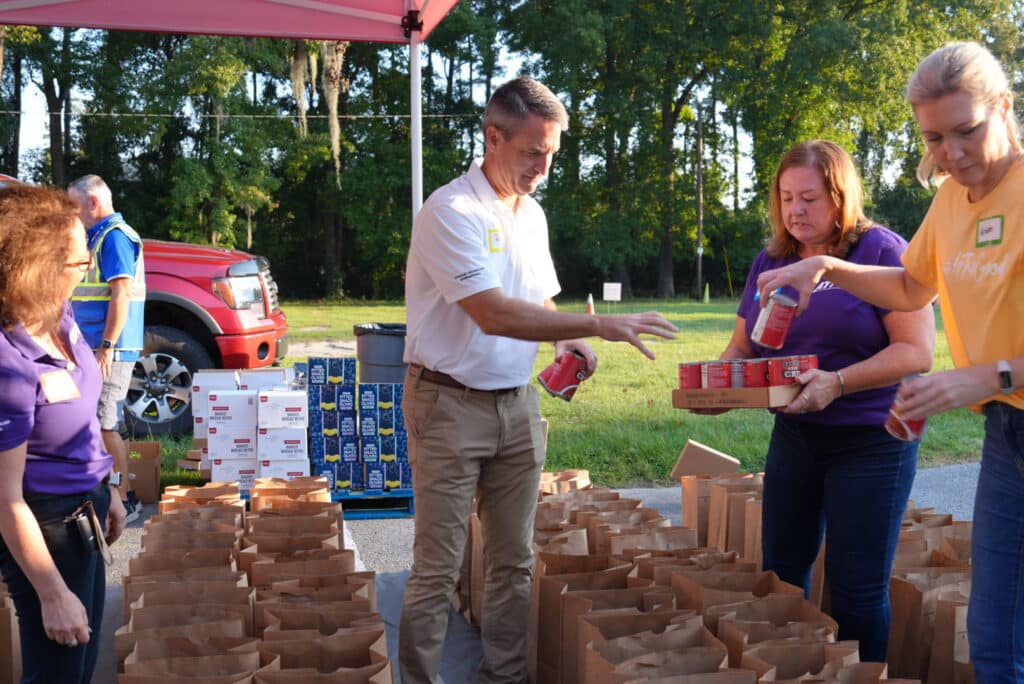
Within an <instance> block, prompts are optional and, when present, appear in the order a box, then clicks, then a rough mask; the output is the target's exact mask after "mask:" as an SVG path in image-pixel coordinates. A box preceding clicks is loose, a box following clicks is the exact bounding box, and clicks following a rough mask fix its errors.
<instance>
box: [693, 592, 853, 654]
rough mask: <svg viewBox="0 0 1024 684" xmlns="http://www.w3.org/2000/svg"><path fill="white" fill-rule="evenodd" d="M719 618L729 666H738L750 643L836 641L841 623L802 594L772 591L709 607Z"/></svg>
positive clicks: (712, 615)
mask: <svg viewBox="0 0 1024 684" xmlns="http://www.w3.org/2000/svg"><path fill="white" fill-rule="evenodd" d="M705 618H706V619H707V618H710V619H711V620H713V621H715V620H717V626H718V629H717V631H716V634H718V638H719V639H721V640H722V643H724V644H725V646H726V648H727V649H729V666H730V667H739V664H740V660H741V656H742V654H743V651H744V650H746V648H747V647H748V646H749V645H751V644H756V643H760V642H762V641H771V640H777V639H783V638H791V637H796V638H799V639H801V640H803V641H828V642H832V641H835V637H836V633H837V632H838V631H839V625H838V624H837V623H836V621H835V620H833V619H832V618H831V617H829V616H828V615H825V613H823V612H821V611H820V610H819V609H818V608H817V606H815V605H814V604H813V603H811V602H810V601H808V600H806V599H805V598H804V597H803V596H802V595H799V594H771V595H769V596H765V597H764V598H759V599H754V600H752V601H744V602H741V603H733V604H723V605H718V606H712V607H710V608H708V609H707V611H706V614H705Z"/></svg>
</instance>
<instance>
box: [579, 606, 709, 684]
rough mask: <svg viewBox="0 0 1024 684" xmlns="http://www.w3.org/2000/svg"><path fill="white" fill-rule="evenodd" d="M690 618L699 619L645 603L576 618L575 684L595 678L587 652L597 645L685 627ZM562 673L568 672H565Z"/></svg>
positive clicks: (684, 612)
mask: <svg viewBox="0 0 1024 684" xmlns="http://www.w3.org/2000/svg"><path fill="white" fill-rule="evenodd" d="M694 617H696V618H700V616H699V615H697V614H696V613H695V612H694V611H692V610H649V607H648V606H647V605H646V603H645V605H643V606H642V607H640V608H635V607H634V608H625V609H623V608H619V609H615V610H598V611H594V612H590V613H585V614H582V615H579V616H578V617H577V618H576V623H577V637H576V640H577V644H576V663H577V667H578V668H579V672H578V673H577V674H576V681H578V682H581V684H589V682H593V681H594V680H595V679H596V678H597V675H596V674H592V673H591V672H590V671H589V669H588V667H589V665H588V660H587V649H588V648H591V649H593V648H596V645H597V644H602V643H605V642H606V641H609V640H611V639H617V638H619V637H623V636H629V635H633V634H640V633H642V632H655V633H657V632H664V631H665V629H667V628H668V627H669V626H670V625H674V624H686V623H687V622H689V621H690V620H692V619H693V618H694ZM565 672H566V673H569V672H571V670H570V669H569V668H566V670H565Z"/></svg>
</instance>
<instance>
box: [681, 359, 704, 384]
mask: <svg viewBox="0 0 1024 684" xmlns="http://www.w3.org/2000/svg"><path fill="white" fill-rule="evenodd" d="M701 365H702V364H701V362H700V361H694V362H692V363H681V364H679V389H700V369H701Z"/></svg>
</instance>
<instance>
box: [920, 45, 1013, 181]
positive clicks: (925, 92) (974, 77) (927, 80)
mask: <svg viewBox="0 0 1024 684" xmlns="http://www.w3.org/2000/svg"><path fill="white" fill-rule="evenodd" d="M960 92H962V93H966V94H967V95H970V96H971V99H973V100H975V101H979V102H983V103H985V104H986V105H989V106H994V105H996V104H998V103H999V102H1000V101H1001V99H1002V98H1003V97H1004V96H1005V95H1007V94H1008V93H1009V94H1011V96H1012V91H1011V89H1010V82H1009V79H1007V78H1006V72H1005V71H1004V70H1003V67H1002V65H1001V64H1000V63H999V60H997V59H996V58H995V56H994V55H993V54H992V53H991V52H989V51H988V50H987V49H986V48H985V47H984V46H982V45H979V44H978V43H947V44H946V45H943V46H942V47H941V48H939V49H938V50H935V51H934V52H932V53H931V54H930V55H928V56H927V57H925V58H924V59H923V60H921V63H920V64H918V65H917V69H915V70H914V73H913V75H911V77H910V80H909V81H908V82H907V90H906V98H907V102H909V103H910V105H911V106H912V107H914V106H916V105H918V104H921V103H922V102H927V101H930V100H937V99H939V98H940V97H943V96H945V95H951V94H953V93H960ZM1006 128H1007V134H1008V136H1009V139H1010V146H1011V147H1012V148H1014V149H1016V150H1018V151H1019V150H1021V140H1020V122H1019V121H1018V120H1017V117H1016V115H1015V114H1014V113H1013V110H1012V108H1011V110H1010V113H1009V116H1008V117H1007V121H1006ZM946 175H948V174H947V173H946V171H944V170H943V169H941V168H940V167H939V165H938V162H937V161H936V160H935V156H934V155H933V154H932V153H931V152H930V151H928V150H925V154H924V157H922V158H921V163H920V164H918V165H917V180H918V181H920V182H921V184H922V185H924V186H925V187H929V186H931V185H932V184H933V183H934V184H937V183H936V181H937V180H939V179H941V177H943V176H946Z"/></svg>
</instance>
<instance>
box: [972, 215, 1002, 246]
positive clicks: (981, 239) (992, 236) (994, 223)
mask: <svg viewBox="0 0 1024 684" xmlns="http://www.w3.org/2000/svg"><path fill="white" fill-rule="evenodd" d="M1002 241H1003V217H1002V216H989V217H988V218H983V219H981V220H980V221H978V237H977V239H976V240H975V241H974V246H975V247H988V246H989V245H998V244H999V243H1001V242H1002Z"/></svg>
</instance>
